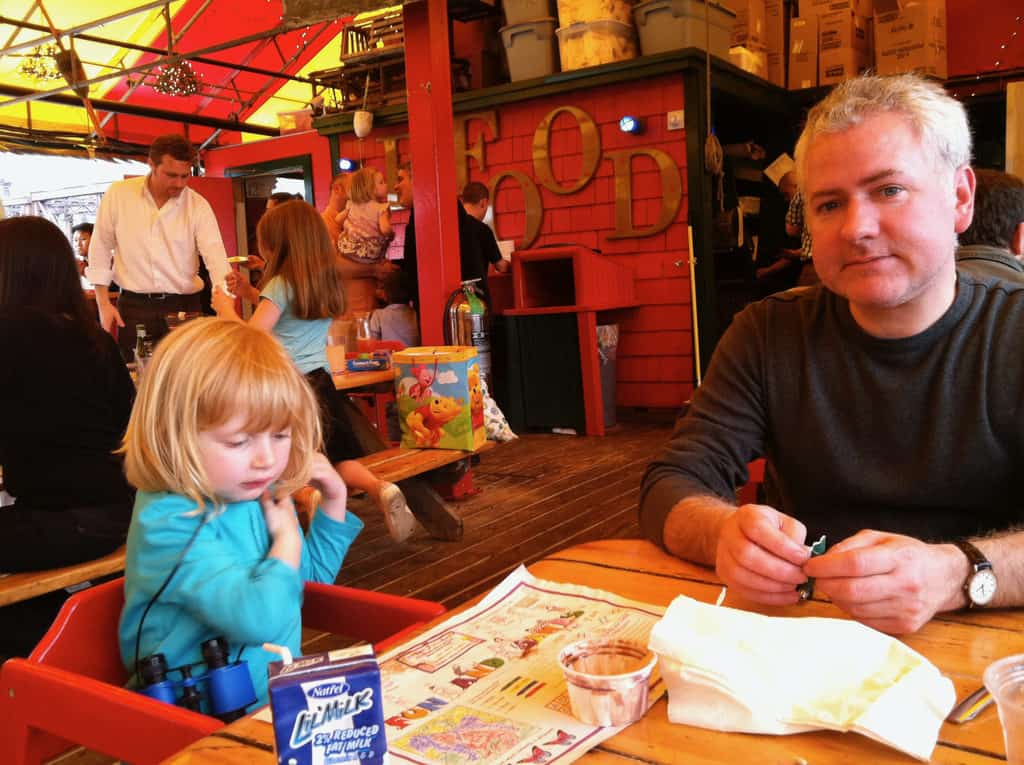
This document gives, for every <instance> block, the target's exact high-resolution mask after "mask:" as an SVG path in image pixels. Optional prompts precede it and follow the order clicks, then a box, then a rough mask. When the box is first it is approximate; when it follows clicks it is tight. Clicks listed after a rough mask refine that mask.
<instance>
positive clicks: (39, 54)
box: [18, 43, 61, 82]
mask: <svg viewBox="0 0 1024 765" xmlns="http://www.w3.org/2000/svg"><path fill="white" fill-rule="evenodd" d="M58 53H60V48H58V47H57V45H56V44H55V43H47V44H46V45H37V46H36V47H35V48H33V49H32V51H31V52H30V53H28V54H27V55H25V56H23V57H22V59H21V63H20V64H18V74H20V75H22V76H23V77H28V78H29V79H32V80H38V81H40V82H46V81H48V80H59V79H60V76H61V75H60V70H59V69H58V68H57V60H56V57H57V54H58Z"/></svg>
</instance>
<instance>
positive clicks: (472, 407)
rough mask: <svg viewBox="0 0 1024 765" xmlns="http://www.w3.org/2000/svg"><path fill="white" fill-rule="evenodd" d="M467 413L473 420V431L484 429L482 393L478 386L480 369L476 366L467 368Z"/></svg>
mask: <svg viewBox="0 0 1024 765" xmlns="http://www.w3.org/2000/svg"><path fill="white" fill-rule="evenodd" d="M469 413H470V415H471V416H472V418H473V429H474V430H476V429H477V428H482V427H484V391H483V388H482V387H481V386H480V369H479V368H478V367H477V365H476V364H473V365H472V366H470V367H469Z"/></svg>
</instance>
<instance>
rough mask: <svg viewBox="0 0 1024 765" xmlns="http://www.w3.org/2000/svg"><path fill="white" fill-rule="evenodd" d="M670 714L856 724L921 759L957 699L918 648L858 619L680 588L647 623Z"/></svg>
mask: <svg viewBox="0 0 1024 765" xmlns="http://www.w3.org/2000/svg"><path fill="white" fill-rule="evenodd" d="M650 648H651V650H652V651H654V652H655V653H657V654H658V657H659V660H660V667H661V676H662V677H663V678H664V679H665V683H666V685H667V686H668V694H669V701H668V717H669V720H671V721H672V722H677V723H684V724H687V725H697V726H700V727H702V728H710V729H713V730H723V731H740V732H744V733H773V734H783V733H802V732H804V731H809V730H816V729H829V730H839V731H851V730H852V731H855V732H857V733H862V734H863V735H865V736H868V737H870V738H873V739H875V740H876V741H880V742H881V743H883V744H887V745H889V746H892V747H895V748H896V749H899V750H900V751H903V752H906V753H907V754H909V755H911V756H913V757H916V758H918V759H920V760H928V759H929V758H930V757H931V752H932V750H933V749H934V748H935V741H936V739H937V738H938V735H939V728H940V726H941V725H942V721H943V720H944V719H945V717H946V715H947V714H948V713H949V711H950V710H951V709H952V708H953V704H954V703H955V702H956V694H955V691H954V689H953V683H952V682H950V680H949V679H948V678H945V677H943V676H942V675H941V674H939V671H938V669H937V668H936V667H935V666H934V665H933V664H932V663H931V662H929V661H928V660H927V659H925V658H924V657H923V656H921V655H920V654H919V653H917V652H915V651H913V650H911V649H910V648H907V646H905V645H904V644H903V643H901V642H900V641H898V640H895V639H894V638H891V637H889V636H888V635H884V634H882V633H881V632H877V631H876V630H873V629H871V628H870V627H866V626H864V625H863V624H859V623H858V622H853V621H847V620H844V619H824V618H816V617H807V618H796V619H791V618H781V617H770V616H763V615H761V614H754V613H750V612H747V611H739V610H736V609H732V608H726V607H721V606H718V607H716V606H712V605H708V604H706V603H700V602H698V601H696V600H693V599H692V598H688V597H685V596H680V597H678V598H676V599H675V600H674V601H672V605H671V606H669V608H668V610H667V611H666V612H665V616H664V617H663V618H662V619H661V621H659V622H658V623H657V624H655V625H654V629H653V630H652V631H651V639H650Z"/></svg>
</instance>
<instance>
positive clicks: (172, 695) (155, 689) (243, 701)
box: [138, 637, 256, 723]
mask: <svg viewBox="0 0 1024 765" xmlns="http://www.w3.org/2000/svg"><path fill="white" fill-rule="evenodd" d="M201 648H202V652H203V661H204V662H206V672H204V673H203V674H201V675H199V676H198V677H192V667H191V666H189V665H185V666H184V667H171V668H168V666H167V659H166V658H165V657H164V655H163V654H162V653H154V654H150V655H149V656H145V657H143V658H142V659H140V660H139V667H138V670H139V677H140V678H141V679H142V686H141V687H140V688H139V692H140V693H144V694H145V695H147V696H149V697H150V698H151V699H156V700H157V701H163V702H165V703H167V704H175V705H177V706H180V707H185V708H186V709H191V710H192V711H194V712H201V713H203V714H209V715H212V716H214V717H216V718H218V719H220V720H223V721H224V722H226V723H228V722H231V721H232V720H237V719H238V718H239V717H242V716H243V715H244V714H245V708H246V707H247V706H249V705H250V704H254V703H255V702H256V691H255V690H254V689H253V687H252V677H251V676H250V675H249V665H248V664H246V663H245V662H244V661H236V662H234V663H233V664H232V663H231V662H229V661H228V643H227V641H226V640H225V639H224V638H222V637H215V638H211V639H210V640H207V641H206V642H204V643H203V644H202V646H201ZM169 672H177V673H179V674H180V675H181V680H168V679H167V675H168V673H169ZM204 688H205V692H204V690H203V689H204ZM204 700H205V704H204Z"/></svg>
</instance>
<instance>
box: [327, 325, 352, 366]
mask: <svg viewBox="0 0 1024 765" xmlns="http://www.w3.org/2000/svg"><path fill="white" fill-rule="evenodd" d="M327 363H328V364H330V367H331V374H332V375H343V374H345V372H346V371H348V369H347V367H346V366H345V337H344V336H342V335H328V336H327Z"/></svg>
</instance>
